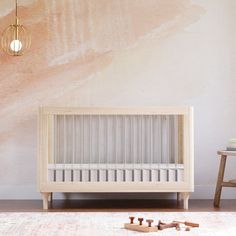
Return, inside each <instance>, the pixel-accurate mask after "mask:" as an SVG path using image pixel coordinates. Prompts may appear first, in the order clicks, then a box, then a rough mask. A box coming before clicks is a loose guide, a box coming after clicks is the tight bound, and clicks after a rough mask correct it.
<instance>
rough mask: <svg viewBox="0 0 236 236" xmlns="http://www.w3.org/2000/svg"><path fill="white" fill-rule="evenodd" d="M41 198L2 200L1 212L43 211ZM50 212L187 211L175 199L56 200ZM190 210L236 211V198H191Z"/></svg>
mask: <svg viewBox="0 0 236 236" xmlns="http://www.w3.org/2000/svg"><path fill="white" fill-rule="evenodd" d="M42 211H43V210H42V201H40V200H0V212H42ZM48 211H49V212H53V211H61V212H69V211H78V212H86V211H87V212H108V211H111V212H112V211H114V212H136V211H149V212H156V211H169V212H176V211H185V210H183V206H182V203H177V201H175V200H130V199H129V200H124V199H122V200H54V201H53V203H52V205H51V209H50V210H48ZM189 211H191V212H196V211H201V212H209V211H227V212H230V211H231V212H232V211H236V200H222V201H221V206H220V208H214V207H213V200H190V202H189Z"/></svg>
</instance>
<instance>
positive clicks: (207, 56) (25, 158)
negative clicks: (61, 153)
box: [0, 0, 236, 199]
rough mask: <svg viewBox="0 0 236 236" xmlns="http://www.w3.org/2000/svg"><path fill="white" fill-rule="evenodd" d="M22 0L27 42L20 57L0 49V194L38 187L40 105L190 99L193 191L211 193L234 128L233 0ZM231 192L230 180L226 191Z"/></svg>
mask: <svg viewBox="0 0 236 236" xmlns="http://www.w3.org/2000/svg"><path fill="white" fill-rule="evenodd" d="M19 4H20V7H19V17H20V19H21V22H22V23H23V24H24V25H26V26H27V27H28V28H29V29H30V30H31V32H32V48H31V50H30V52H29V53H28V54H26V55H24V56H22V57H10V56H8V55H6V54H4V53H3V52H0V104H1V109H0V198H1V199H4V198H9V199H16V198H22V199H28V198H39V197H40V195H39V194H38V193H37V189H36V154H37V109H38V107H39V106H40V105H56V106H92V107H93V106H162V105H164V106H166V105H172V106H175V105H192V106H194V108H195V186H196V187H195V189H196V191H195V193H194V194H193V195H192V197H193V198H212V196H213V192H214V185H215V179H216V174H217V168H218V163H219V159H218V158H217V157H216V150H217V149H220V148H222V147H224V146H225V144H226V142H227V139H228V138H230V137H235V136H236V125H235V120H236V82H235V81H236V74H235V72H236V69H235V63H236V57H235V51H236V44H235V42H236V41H235V39H236V37H235V36H236V27H235V22H236V13H235V12H236V3H235V1H234V0H192V1H191V0H19ZM13 15H14V0H1V1H0V32H2V31H3V29H4V28H5V27H6V26H7V25H9V24H10V23H12V20H13ZM230 164H231V165H228V166H227V175H228V176H230V175H231V174H233V173H234V172H235V168H234V167H233V165H232V164H235V162H230ZM61 196H62V195H58V197H61ZM150 196H151V197H158V196H153V195H150ZM150 196H149V195H147V196H146V197H150ZM234 196H235V192H234V190H227V191H225V192H224V195H223V197H225V198H232V197H234ZM77 197H107V196H106V195H105V196H104V195H103V196H101V195H92V196H87V195H79V196H77ZM109 197H119V196H117V195H113V196H109ZM126 197H129V196H126ZM131 197H138V196H136V195H132V196H131Z"/></svg>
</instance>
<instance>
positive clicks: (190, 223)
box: [173, 221, 199, 228]
mask: <svg viewBox="0 0 236 236" xmlns="http://www.w3.org/2000/svg"><path fill="white" fill-rule="evenodd" d="M173 222H175V223H179V224H184V225H186V226H190V227H193V228H194V227H199V224H198V223H193V222H188V221H184V222H183V221H173Z"/></svg>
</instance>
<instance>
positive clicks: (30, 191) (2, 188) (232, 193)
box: [0, 185, 236, 200]
mask: <svg viewBox="0 0 236 236" xmlns="http://www.w3.org/2000/svg"><path fill="white" fill-rule="evenodd" d="M214 192H215V185H195V191H194V193H191V195H190V196H191V197H190V198H191V199H213V198H214ZM175 197H176V195H175V194H172V193H170V194H167V193H143V194H140V193H138V194H136V193H122V194H120V193H117V194H115V193H73V194H70V193H67V194H63V193H56V194H55V195H54V199H65V198H68V199H173V198H175ZM234 198H236V188H223V190H222V199H234ZM0 199H1V200H3V199H7V200H16V199H20V200H29V199H41V195H40V194H39V193H38V192H37V188H36V186H35V185H0Z"/></svg>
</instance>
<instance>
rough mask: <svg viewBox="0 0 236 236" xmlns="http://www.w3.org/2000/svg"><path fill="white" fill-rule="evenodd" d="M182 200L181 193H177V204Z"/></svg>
mask: <svg viewBox="0 0 236 236" xmlns="http://www.w3.org/2000/svg"><path fill="white" fill-rule="evenodd" d="M180 200H181V193H177V202H179V201H180Z"/></svg>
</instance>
